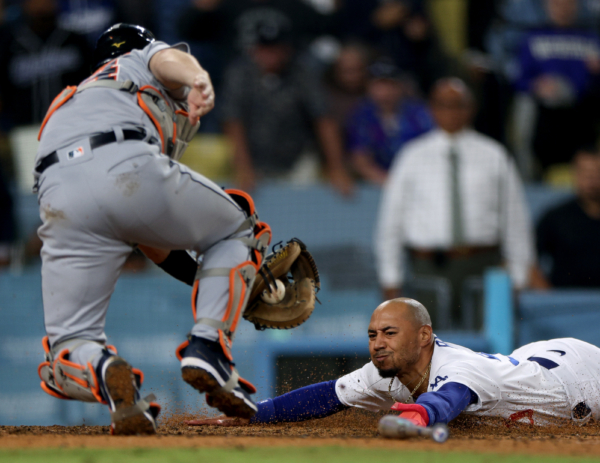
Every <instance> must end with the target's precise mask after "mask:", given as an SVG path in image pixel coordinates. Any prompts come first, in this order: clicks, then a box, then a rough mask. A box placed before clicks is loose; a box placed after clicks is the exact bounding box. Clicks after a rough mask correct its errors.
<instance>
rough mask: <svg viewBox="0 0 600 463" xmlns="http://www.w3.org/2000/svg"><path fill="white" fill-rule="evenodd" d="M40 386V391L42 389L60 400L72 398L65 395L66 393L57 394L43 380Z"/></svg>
mask: <svg viewBox="0 0 600 463" xmlns="http://www.w3.org/2000/svg"><path fill="white" fill-rule="evenodd" d="M40 386H41V388H42V391H44V392H45V393H46V394H48V395H51V396H52V397H55V398H57V399H62V400H73V399H71V398H70V397H67V396H66V395H62V394H59V393H58V392H56V391H54V390H52V389H50V387H49V386H48V385H47V384H46V383H45V382H44V381H42V382H41V383H40Z"/></svg>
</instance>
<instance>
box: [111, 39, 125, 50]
mask: <svg viewBox="0 0 600 463" xmlns="http://www.w3.org/2000/svg"><path fill="white" fill-rule="evenodd" d="M124 44H125V41H123V42H115V43H113V44H112V46H113V47H115V48H121V45H124Z"/></svg>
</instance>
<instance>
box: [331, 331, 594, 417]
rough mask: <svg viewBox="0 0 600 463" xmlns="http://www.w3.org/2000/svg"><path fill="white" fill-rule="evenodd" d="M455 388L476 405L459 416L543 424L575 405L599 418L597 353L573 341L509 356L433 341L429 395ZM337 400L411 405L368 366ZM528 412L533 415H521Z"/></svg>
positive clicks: (343, 382) (348, 380) (344, 382)
mask: <svg viewBox="0 0 600 463" xmlns="http://www.w3.org/2000/svg"><path fill="white" fill-rule="evenodd" d="M451 382H454V383H459V384H463V385H465V386H467V387H468V388H470V389H471V390H472V391H473V392H475V394H477V397H478V399H477V403H474V404H470V405H469V406H468V407H467V408H466V409H465V411H464V413H467V414H473V415H478V416H498V417H503V418H513V419H515V420H519V419H523V420H529V419H530V418H532V419H533V420H534V422H535V423H536V424H546V423H548V422H550V421H552V419H553V418H568V419H570V418H571V417H572V416H571V411H572V409H573V407H574V406H575V405H577V404H578V403H580V402H585V403H586V404H587V405H588V406H589V407H590V408H591V409H592V415H593V416H594V418H597V417H599V416H600V387H599V386H600V349H598V348H597V347H595V346H592V345H591V344H588V343H586V342H583V341H579V340H577V339H572V338H568V339H554V340H550V341H540V342H535V343H532V344H527V345H525V346H523V347H521V348H519V349H517V350H515V351H514V352H513V353H512V354H511V355H509V356H506V355H501V354H493V355H491V354H486V353H482V352H479V353H478V352H473V351H472V350H470V349H467V348H466V347H462V346H459V345H456V344H451V343H446V342H443V341H441V340H440V339H439V338H437V337H436V338H435V346H434V351H433V358H432V361H431V372H430V374H429V385H428V388H427V391H428V392H435V391H437V390H439V389H440V387H442V386H443V385H444V384H447V383H451ZM336 393H337V396H338V398H339V400H340V401H341V402H342V403H343V404H344V405H347V406H354V407H359V408H365V409H368V410H372V411H377V410H387V409H389V408H390V407H391V405H393V403H394V401H398V402H405V403H412V402H413V400H412V397H410V394H409V391H408V390H407V388H406V387H404V386H403V385H402V384H401V383H400V382H399V380H398V379H397V378H394V379H393V381H392V383H391V387H390V379H389V378H382V377H381V376H380V375H379V373H378V371H377V369H376V368H375V366H374V365H373V363H372V362H369V363H368V364H366V365H365V366H364V367H363V368H361V369H359V370H356V371H354V372H352V373H350V374H348V375H346V376H344V377H342V378H340V379H339V380H338V381H337V383H336ZM526 410H532V411H533V414H531V413H530V414H526V413H525V414H523V413H520V412H525V411H526Z"/></svg>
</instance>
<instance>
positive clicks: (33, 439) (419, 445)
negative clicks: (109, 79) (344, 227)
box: [0, 410, 600, 456]
mask: <svg viewBox="0 0 600 463" xmlns="http://www.w3.org/2000/svg"><path fill="white" fill-rule="evenodd" d="M380 416H381V415H373V414H366V413H361V412H358V411H356V410H349V411H346V412H343V413H340V414H338V415H335V416H332V417H329V418H325V419H322V420H313V421H307V422H304V423H287V424H276V425H261V426H242V427H229V428H220V427H215V426H209V427H190V426H187V425H185V424H183V423H182V422H183V420H184V419H189V418H191V417H189V416H188V417H186V416H172V417H169V418H165V419H163V420H162V422H161V427H160V431H159V433H158V435H157V436H150V437H113V436H110V435H108V433H109V430H108V427H107V426H74V427H63V426H50V427H41V426H1V427H0V449H25V448H56V447H60V448H128V449H129V448H134V447H142V448H163V447H167V448H202V447H212V448H232V447H237V448H246V447H268V446H277V447H282V446H286V447H287V446H290V447H292V446H295V447H299V446H344V447H366V448H389V449H399V450H433V451H437V452H477V453H496V454H540V455H569V456H600V424H599V423H590V424H588V425H586V426H583V427H576V426H574V425H572V424H566V425H563V426H552V427H545V428H542V427H537V426H530V425H524V424H513V425H512V426H510V427H509V426H507V424H506V423H505V422H503V421H495V422H489V423H482V422H481V421H479V420H474V419H467V418H465V419H461V420H460V421H457V422H455V423H452V424H451V426H450V430H451V438H450V439H449V440H448V442H446V443H445V444H436V443H434V442H432V441H430V440H427V439H422V438H420V439H411V440H403V441H402V440H388V439H383V438H381V437H378V435H377V430H376V427H377V420H378V418H379V417H380ZM194 418H198V417H194Z"/></svg>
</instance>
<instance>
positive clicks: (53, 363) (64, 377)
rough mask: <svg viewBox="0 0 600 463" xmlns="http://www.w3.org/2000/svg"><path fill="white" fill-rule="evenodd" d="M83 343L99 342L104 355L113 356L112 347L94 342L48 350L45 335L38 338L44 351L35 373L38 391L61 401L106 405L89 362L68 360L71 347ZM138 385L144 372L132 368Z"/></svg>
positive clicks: (114, 352) (48, 345) (73, 347)
mask: <svg viewBox="0 0 600 463" xmlns="http://www.w3.org/2000/svg"><path fill="white" fill-rule="evenodd" d="M85 343H93V344H98V345H101V346H102V347H103V349H104V352H105V355H116V353H117V349H115V348H114V346H104V345H102V344H100V343H96V342H94V341H81V342H80V343H76V344H74V345H72V346H70V348H64V349H51V348H50V343H49V341H48V336H45V337H44V338H43V339H42V346H43V347H44V352H45V361H44V362H42V363H41V364H40V365H39V367H38V375H39V376H40V379H41V380H42V382H41V383H40V386H41V387H42V390H43V391H44V392H46V393H47V394H49V395H51V396H52V397H56V398H57V399H65V400H73V399H74V400H81V401H83V402H100V403H103V404H106V401H105V400H104V399H103V397H102V395H101V393H100V387H99V384H98V378H97V376H96V370H95V369H94V367H93V366H92V364H91V362H88V363H87V364H86V365H80V364H78V363H74V362H71V361H70V360H69V354H70V353H71V350H73V349H75V348H77V347H79V346H80V345H82V344H85ZM133 373H134V375H135V377H136V382H137V383H138V387H139V386H141V384H142V382H143V381H144V375H143V373H142V372H141V371H140V370H137V369H133Z"/></svg>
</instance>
